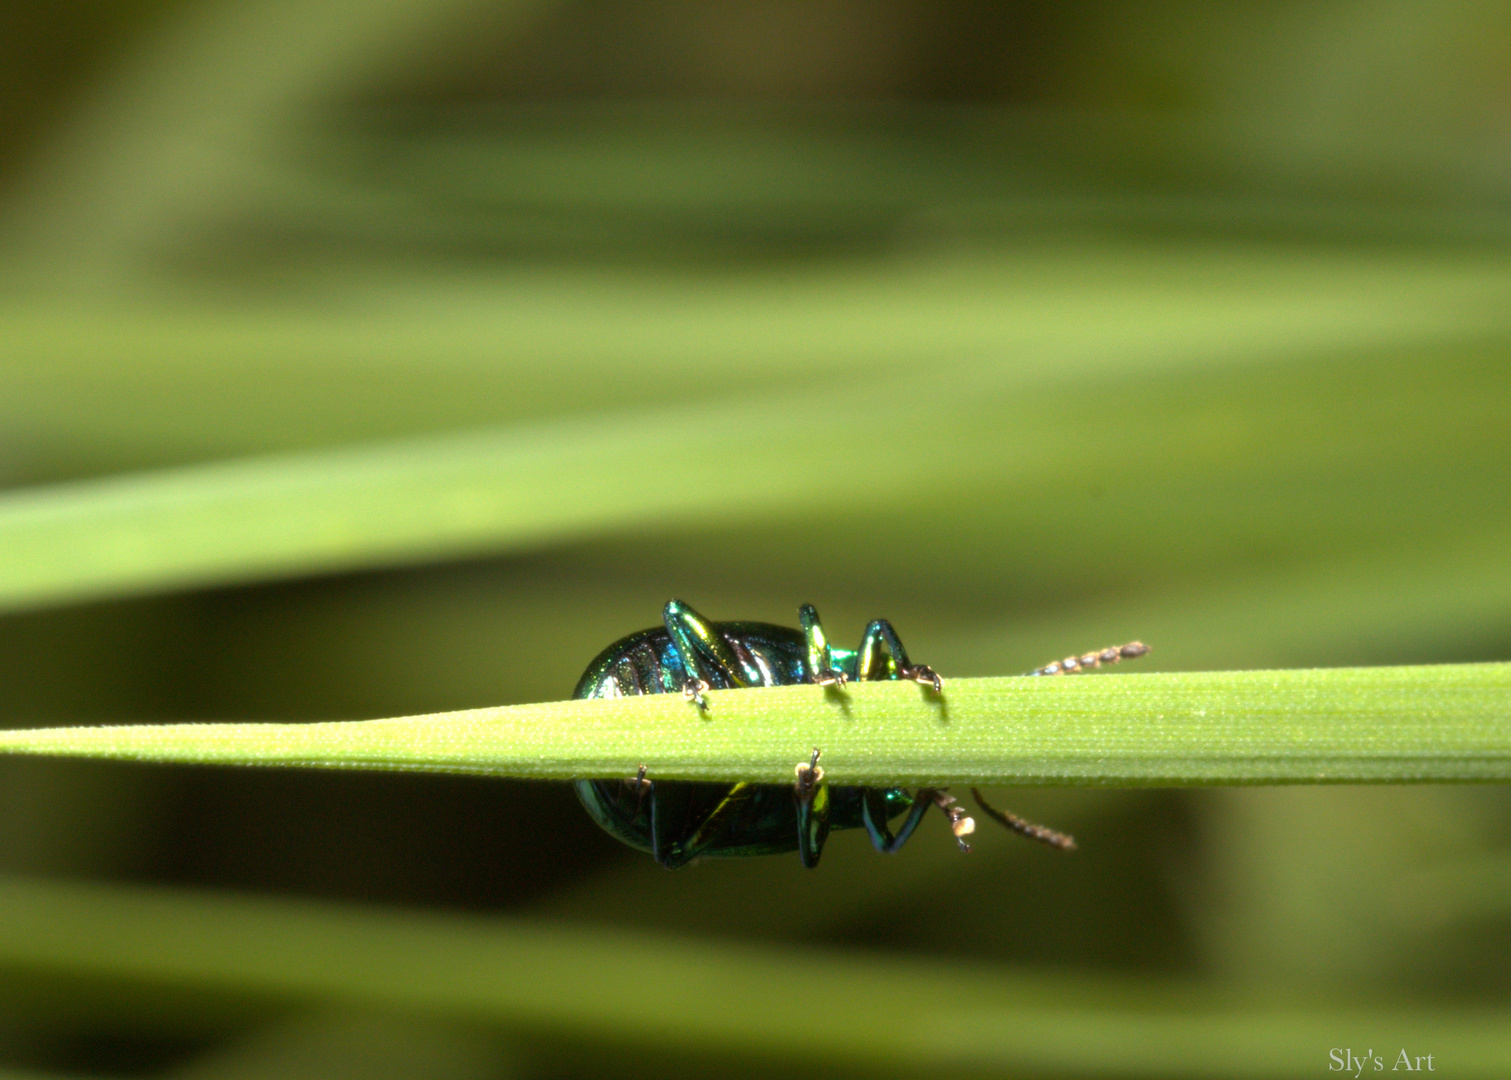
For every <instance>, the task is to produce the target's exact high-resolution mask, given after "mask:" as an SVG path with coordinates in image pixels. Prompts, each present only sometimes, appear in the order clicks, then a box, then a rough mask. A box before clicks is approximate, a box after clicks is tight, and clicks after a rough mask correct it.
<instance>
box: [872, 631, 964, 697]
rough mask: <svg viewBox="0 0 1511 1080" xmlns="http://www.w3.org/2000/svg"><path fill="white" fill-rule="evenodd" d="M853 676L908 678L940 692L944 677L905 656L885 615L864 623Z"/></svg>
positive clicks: (900, 642) (905, 651)
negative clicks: (868, 623)
mask: <svg viewBox="0 0 1511 1080" xmlns="http://www.w3.org/2000/svg"><path fill="white" fill-rule="evenodd" d="M855 677H856V678H857V679H861V680H865V679H911V680H913V681H914V682H918V683H922V684H923V685H925V686H932V687H933V688H934V693H936V694H938V693H942V692H943V690H944V681H943V680H942V679H940V677H939V675H938V674H937V673H936V672H935V671H934V669H933V668H931V667H929V666H928V665H927V664H914V663H912V662H911V661H909V660H908V650H907V649H904V648H903V647H902V641H901V640H899V639H898V637H897V631H896V630H893V629H892V624H891V623H889V622H887V620H886V619H874V620H872V622H871V624H870V625H869V626H867V627H866V633H865V636H864V637H862V638H861V640H860V652H859V653H858V655H857V656H856V658H855Z"/></svg>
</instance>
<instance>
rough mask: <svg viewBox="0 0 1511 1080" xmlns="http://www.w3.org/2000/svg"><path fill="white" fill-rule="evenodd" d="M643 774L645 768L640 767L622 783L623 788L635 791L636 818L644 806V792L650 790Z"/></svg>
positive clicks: (648, 782) (649, 784) (649, 783)
mask: <svg viewBox="0 0 1511 1080" xmlns="http://www.w3.org/2000/svg"><path fill="white" fill-rule="evenodd" d="M645 772H646V769H645V766H644V765H642V766H640V768H638V769H636V770H635V775H634V777H632V778H631V779H629V780H626V781H625V782H624V786H625V787H632V788H634V789H635V814H636V816H637V817H638V816H639V814H640V811H641V809H642V808H643V807H644V806H645V795H646V792H648V791H650V789H651V782H650V781H649V780H647V779H646V778H645Z"/></svg>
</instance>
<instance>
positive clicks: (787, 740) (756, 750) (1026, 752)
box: [0, 664, 1511, 785]
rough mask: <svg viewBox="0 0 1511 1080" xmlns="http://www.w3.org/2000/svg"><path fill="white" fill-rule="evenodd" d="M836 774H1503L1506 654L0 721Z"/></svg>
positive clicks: (273, 758)
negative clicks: (1493, 660) (232, 718)
mask: <svg viewBox="0 0 1511 1080" xmlns="http://www.w3.org/2000/svg"><path fill="white" fill-rule="evenodd" d="M815 746H816V747H820V748H822V749H823V751H824V766H825V769H826V770H827V772H828V775H829V778H830V780H831V781H833V782H835V783H838V784H876V785H882V784H901V785H924V784H950V783H954V784H1025V783H1039V784H1043V783H1050V784H1055V783H1077V784H1119V785H1125V784H1163V785H1186V784H1233V783H1277V782H1295V783H1302V782H1318V783H1331V782H1350V781H1432V780H1438V781H1441V780H1457V781H1492V780H1511V664H1460V665H1449V664H1445V665H1439V666H1433V667H1398V668H1334V669H1320V670H1313V671H1250V672H1207V673H1186V674H1153V675H1119V676H1114V677H1108V678H1101V679H1090V678H1086V679H1083V678H1021V677H1010V678H995V679H952V680H950V682H949V684H948V686H947V687H946V689H945V693H944V694H943V696H935V695H934V694H933V693H932V692H931V691H928V690H925V689H922V688H920V687H917V686H913V685H911V684H907V685H902V684H896V683H860V684H852V685H850V686H849V687H847V688H846V689H845V690H844V691H843V692H836V691H833V690H824V689H821V688H818V687H806V686H800V687H782V688H775V689H760V690H744V691H721V692H714V693H711V694H710V695H709V705H708V708H707V710H706V712H703V711H699V710H698V709H697V708H696V707H695V706H693V705H692V704H690V703H688V702H686V701H684V700H683V699H682V698H681V696H680V695H676V694H667V695H649V696H643V697H631V698H620V699H616V700H607V701H568V702H549V703H544V704H539V705H517V706H511V707H506V708H498V709H478V710H471V711H468V712H459V713H442V714H436V715H432V716H418V717H403V718H399V719H393V720H370V721H355V722H336V723H317V724H170V725H161V726H154V725H140V726H131V727H97V728H51V729H45V728H44V729H34V730H30V731H24V730H23V731H12V732H8V733H5V734H4V736H3V738H0V750H4V751H10V752H19V753H34V754H55V755H56V754H63V755H78V756H89V757H108V758H125V759H131V760H139V761H179V762H194V763H201V764H203V763H223V764H240V765H304V766H316V767H327V768H386V769H418V770H435V771H451V772H475V773H490V774H496V775H502V776H515V777H526V778H537V779H567V778H571V777H580V776H601V777H613V776H630V775H632V774H633V773H634V772H635V769H636V768H637V767H638V766H639V765H641V764H648V765H650V767H651V770H652V774H653V775H655V776H660V777H664V778H669V779H670V778H675V779H695V780H722V781H734V780H753V781H759V782H762V783H777V784H779V783H790V782H791V777H792V769H793V766H794V764H795V763H796V762H797V761H800V760H802V759H803V758H804V757H805V756H806V755H807V753H808V751H809V750H810V749H811V748H812V747H815Z"/></svg>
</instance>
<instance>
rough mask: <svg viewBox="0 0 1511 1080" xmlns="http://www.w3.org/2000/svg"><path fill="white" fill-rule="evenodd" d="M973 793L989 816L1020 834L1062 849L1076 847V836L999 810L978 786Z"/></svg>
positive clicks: (972, 790)
mask: <svg viewBox="0 0 1511 1080" xmlns="http://www.w3.org/2000/svg"><path fill="white" fill-rule="evenodd" d="M971 794H972V795H974V796H975V797H976V804H977V805H978V806H980V807H981V809H982V810H983V811H985V812H986V814H987V816H988V817H992V818H995V819H996V820H997V821H999V822H1001V823H1002V825H1003V826H1004V827H1005V828H1008V829H1011V830H1012V831H1013V832H1015V833H1017V834H1018V835H1019V836H1026V837H1028V838H1029V839H1030V840H1037V841H1039V843H1041V844H1048V845H1049V846H1050V847H1053V848H1059V849H1060V850H1061V851H1074V850H1075V849H1076V838H1075V837H1074V836H1070V835H1068V834H1066V833H1062V832H1055V830H1053V829H1051V828H1049V827H1048V826H1047V825H1035V824H1034V823H1033V822H1032V821H1025V820H1024V819H1023V818H1020V817H1019V816H1018V815H1017V814H1010V813H1008V812H1007V811H1006V810H998V809H997V808H996V807H995V806H992V805H991V804H990V803H988V802H987V801H986V800H985V799H983V798H982V797H981V792H980V791H979V790H977V789H976V788H971Z"/></svg>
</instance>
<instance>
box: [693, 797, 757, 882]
mask: <svg viewBox="0 0 1511 1080" xmlns="http://www.w3.org/2000/svg"><path fill="white" fill-rule="evenodd" d="M755 790H756V785H755V784H752V783H750V782H749V781H741V782H740V783H738V784H734V785H733V786H731V787H730V789H729V792H728V793H727V794H726V795H725V796H724V798H722V799H720V800H719V805H718V806H716V807H714V808H713V809H712V810H710V811H709V813H708V816H707V817H705V818H704V819H703V820H702V821H701V822H700V823H699V824H698V827H697V828H696V829H694V830H693V832H692V835H690V836H689V837H688V838H687V839H686V840H684V841H683V842H682V843H681V845H680V848H681V851H680V860H679V865H680V863H681V862H685V861H686V860H688V859H693V858H696V857H697V856H698V854H699V853H700V852H701V851H702V850H703V849H704V848H706V847H708V845H710V844H712V843H713V842H714V841H715V840H716V839H718V836H719V831H720V830H721V829H723V828H724V826H725V825H727V824H728V823H729V816H730V815H731V814H733V813H734V812H735V811H736V810H739V809H741V808H743V807H744V806H745V805H746V804H747V803H748V802H749V801H750V797H751V796H752V795H754V794H755Z"/></svg>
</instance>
